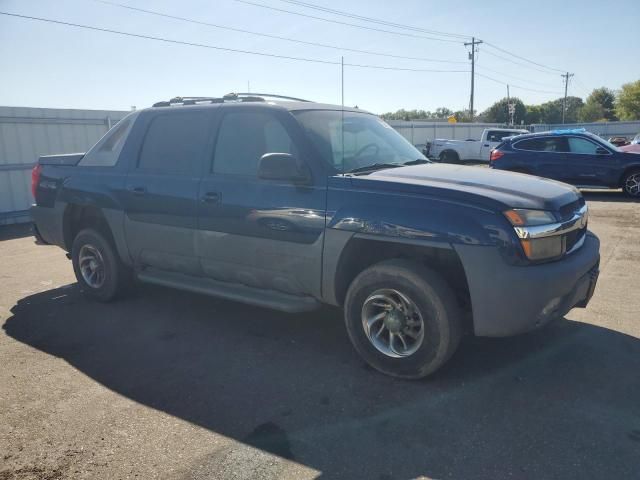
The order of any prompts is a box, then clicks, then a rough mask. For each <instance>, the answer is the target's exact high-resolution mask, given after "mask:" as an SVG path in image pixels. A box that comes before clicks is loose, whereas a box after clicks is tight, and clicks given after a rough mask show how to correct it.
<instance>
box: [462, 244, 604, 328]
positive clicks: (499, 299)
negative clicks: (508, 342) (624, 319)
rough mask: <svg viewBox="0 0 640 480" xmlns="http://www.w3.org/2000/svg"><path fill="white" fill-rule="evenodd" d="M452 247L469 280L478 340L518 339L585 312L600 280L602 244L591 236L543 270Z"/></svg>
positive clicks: (491, 252)
mask: <svg viewBox="0 0 640 480" xmlns="http://www.w3.org/2000/svg"><path fill="white" fill-rule="evenodd" d="M455 248H456V251H457V252H458V254H459V255H460V259H461V261H462V265H464V269H465V273H466V276H467V283H468V285H469V293H470V296H471V305H472V312H473V329H474V333H475V334H476V335H477V336H484V337H504V336H510V335H516V334H519V333H523V332H526V331H529V330H533V329H535V328H538V327H541V326H542V325H544V324H546V323H547V322H549V321H550V320H551V319H553V318H557V317H560V316H563V315H565V314H566V313H567V312H568V311H569V310H571V309H572V308H574V307H586V305H587V303H588V302H589V300H590V299H591V295H593V291H594V289H595V285H596V282H597V279H598V265H599V262H600V241H599V240H598V237H596V236H595V235H594V234H592V233H591V232H587V236H586V238H585V243H584V245H583V246H582V247H581V248H580V249H578V250H577V251H576V252H574V253H572V254H570V255H567V256H566V257H565V258H563V259H561V260H558V261H556V262H551V263H546V264H541V265H529V266H513V265H508V264H507V263H505V261H504V259H503V258H502V256H501V255H500V253H499V252H498V251H497V249H495V248H493V247H479V246H471V245H459V246H456V247H455Z"/></svg>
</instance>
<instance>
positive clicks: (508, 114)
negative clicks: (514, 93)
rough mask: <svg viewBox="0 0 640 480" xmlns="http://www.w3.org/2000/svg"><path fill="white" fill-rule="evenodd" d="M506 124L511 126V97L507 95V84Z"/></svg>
mask: <svg viewBox="0 0 640 480" xmlns="http://www.w3.org/2000/svg"><path fill="white" fill-rule="evenodd" d="M507 120H509V121H508V122H507V123H508V124H509V125H511V123H512V122H511V96H510V95H509V84H508V83H507Z"/></svg>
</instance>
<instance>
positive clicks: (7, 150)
mask: <svg viewBox="0 0 640 480" xmlns="http://www.w3.org/2000/svg"><path fill="white" fill-rule="evenodd" d="M127 113H128V112H119V111H106V110H61V109H53V108H24V107H0V225H2V224H7V223H17V222H24V221H28V220H29V211H28V209H29V206H30V205H31V203H32V202H33V199H32V197H31V168H32V167H33V165H34V164H35V163H36V161H37V160H38V157H39V156H40V155H49V154H56V153H74V152H85V151H87V150H88V149H89V147H91V146H92V145H93V144H94V143H96V141H97V140H98V139H99V138H100V137H102V135H104V134H105V132H106V131H107V130H108V129H109V128H110V127H111V126H112V125H114V124H115V123H117V122H118V121H120V119H122V117H124V116H125V115H126V114H127Z"/></svg>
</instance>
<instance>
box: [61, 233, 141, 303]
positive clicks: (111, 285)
mask: <svg viewBox="0 0 640 480" xmlns="http://www.w3.org/2000/svg"><path fill="white" fill-rule="evenodd" d="M71 260H72V262H73V270H74V272H75V274H76V279H77V280H78V283H79V284H80V286H81V287H82V292H83V293H84V294H86V295H87V296H89V297H91V298H94V299H97V300H99V301H102V302H108V301H111V300H113V299H114V298H116V297H117V296H118V295H119V294H120V293H122V291H123V290H124V289H125V288H126V287H127V286H128V285H129V280H130V271H129V269H128V268H127V267H126V266H125V265H124V264H123V263H122V261H121V260H120V258H119V257H118V253H117V252H116V250H115V248H114V247H113V245H112V244H111V242H110V241H109V240H107V239H106V238H105V236H104V235H103V234H102V233H101V232H99V231H97V230H94V229H91V228H87V229H85V230H82V231H80V233H78V235H76V238H75V239H74V240H73V246H72V247H71Z"/></svg>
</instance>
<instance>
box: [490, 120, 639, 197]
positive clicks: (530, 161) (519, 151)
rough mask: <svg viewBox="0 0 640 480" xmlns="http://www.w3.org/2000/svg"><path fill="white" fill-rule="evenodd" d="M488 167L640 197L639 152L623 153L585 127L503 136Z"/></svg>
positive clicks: (493, 152) (492, 154)
mask: <svg viewBox="0 0 640 480" xmlns="http://www.w3.org/2000/svg"><path fill="white" fill-rule="evenodd" d="M489 166H490V167H491V168H495V169H499V170H510V171H512V172H522V173H529V174H532V175H538V176H540V177H547V178H552V179H554V180H560V181H562V182H566V183H570V184H573V185H576V186H578V187H583V188H622V189H623V191H624V192H625V193H626V194H627V195H630V196H632V197H640V154H637V153H631V152H623V151H622V150H620V149H619V148H618V147H616V146H614V145H612V144H610V143H609V142H606V141H604V140H602V139H601V138H600V137H598V136H596V135H594V134H592V133H589V132H587V131H585V130H584V129H578V130H556V131H552V132H540V133H531V134H525V135H518V136H516V137H509V138H505V139H504V141H503V142H502V143H501V144H500V145H498V146H497V147H496V148H495V149H494V150H493V151H492V153H491V157H490V160H489Z"/></svg>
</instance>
